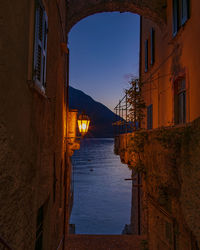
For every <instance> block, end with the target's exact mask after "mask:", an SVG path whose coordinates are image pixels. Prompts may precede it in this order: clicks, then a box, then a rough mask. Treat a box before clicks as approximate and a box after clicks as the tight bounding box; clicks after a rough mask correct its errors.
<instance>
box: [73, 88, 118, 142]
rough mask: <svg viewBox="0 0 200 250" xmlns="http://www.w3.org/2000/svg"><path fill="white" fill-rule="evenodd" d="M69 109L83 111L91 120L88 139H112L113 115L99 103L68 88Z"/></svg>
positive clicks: (76, 90)
mask: <svg viewBox="0 0 200 250" xmlns="http://www.w3.org/2000/svg"><path fill="white" fill-rule="evenodd" d="M69 107H70V109H78V110H79V111H80V112H81V111H84V112H85V113H86V114H87V115H88V116H89V117H90V120H91V124H90V128H89V133H88V137H101V138H103V137H104V138H107V137H113V136H114V132H113V127H112V123H113V121H114V120H115V114H114V113H113V112H112V111H111V110H110V109H108V108H107V107H106V106H105V105H103V104H102V103H100V102H96V101H95V100H93V99H92V98H91V97H90V96H89V95H86V94H85V93H84V92H82V91H80V90H78V89H75V88H73V87H69Z"/></svg>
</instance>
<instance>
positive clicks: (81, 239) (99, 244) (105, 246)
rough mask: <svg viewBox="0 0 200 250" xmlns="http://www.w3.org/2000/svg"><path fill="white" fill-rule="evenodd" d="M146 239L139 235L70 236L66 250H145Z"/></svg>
mask: <svg viewBox="0 0 200 250" xmlns="http://www.w3.org/2000/svg"><path fill="white" fill-rule="evenodd" d="M144 239H145V238H144V237H143V236H137V235H78V234H72V235H69V236H68V238H67V242H66V250H118V249H121V250H143V249H145V248H144V246H143V245H144Z"/></svg>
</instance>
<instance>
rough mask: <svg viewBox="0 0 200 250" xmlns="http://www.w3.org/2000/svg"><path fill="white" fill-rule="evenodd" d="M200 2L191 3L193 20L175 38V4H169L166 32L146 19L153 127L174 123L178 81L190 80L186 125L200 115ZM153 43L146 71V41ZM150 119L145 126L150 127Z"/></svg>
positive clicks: (147, 85) (147, 75)
mask: <svg viewBox="0 0 200 250" xmlns="http://www.w3.org/2000/svg"><path fill="white" fill-rule="evenodd" d="M199 12H200V6H199V1H198V0H194V1H190V18H189V19H188V20H187V22H186V23H185V24H184V26H182V27H181V28H180V29H179V31H178V32H177V34H176V36H175V37H173V29H172V28H173V23H172V22H173V12H172V1H171V0H168V1H167V8H166V18H167V24H166V26H165V29H160V27H158V25H157V24H156V23H155V22H152V20H149V19H147V18H146V17H142V36H141V59H140V60H141V76H140V77H141V80H142V81H143V82H144V87H143V95H144V99H145V102H146V105H147V106H148V105H150V104H153V128H157V127H161V126H169V125H172V124H174V120H175V119H174V82H175V80H177V79H178V78H180V77H185V79H186V112H187V114H186V122H191V121H193V120H195V119H197V118H198V117H199V116H200V109H199V106H198V100H199V98H200V90H199V87H198V81H199V80H198V79H199V70H198V69H197V68H198V64H199V59H200V50H199V49H198V44H199V42H200V36H199V33H198V32H197V29H198V16H199ZM151 28H154V30H155V63H154V64H153V65H151V64H150V59H151V54H150V49H151V47H150V32H151ZM147 39H148V41H149V54H148V55H149V65H148V66H149V67H148V71H147V72H145V40H147ZM146 126H147V124H146V120H144V123H143V127H145V128H146Z"/></svg>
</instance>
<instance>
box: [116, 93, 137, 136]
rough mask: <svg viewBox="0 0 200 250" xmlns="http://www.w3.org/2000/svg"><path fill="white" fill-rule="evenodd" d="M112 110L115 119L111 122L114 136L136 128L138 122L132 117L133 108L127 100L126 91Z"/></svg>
mask: <svg viewBox="0 0 200 250" xmlns="http://www.w3.org/2000/svg"><path fill="white" fill-rule="evenodd" d="M114 110H115V121H114V122H113V126H114V133H115V136H118V135H120V134H126V133H131V132H133V131H135V130H136V129H137V128H138V122H137V121H136V120H134V118H133V117H134V116H133V112H134V111H133V108H132V106H131V105H130V103H129V102H128V94H127V91H126V94H125V96H124V97H123V98H122V99H121V100H120V101H119V103H118V104H117V106H116V107H115V108H114Z"/></svg>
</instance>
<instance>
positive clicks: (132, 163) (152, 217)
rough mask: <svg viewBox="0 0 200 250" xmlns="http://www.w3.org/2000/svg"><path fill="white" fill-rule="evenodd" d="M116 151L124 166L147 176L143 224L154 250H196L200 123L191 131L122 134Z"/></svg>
mask: <svg viewBox="0 0 200 250" xmlns="http://www.w3.org/2000/svg"><path fill="white" fill-rule="evenodd" d="M140 133H142V135H139V136H138V134H140ZM135 142H136V144H137V147H136V144H135ZM138 145H140V146H139V147H138ZM115 147H116V150H115V152H116V153H118V154H119V155H120V157H121V160H122V162H124V163H126V164H128V165H129V167H131V168H132V169H133V171H135V172H136V173H140V174H141V175H142V188H141V189H142V193H143V195H142V202H141V207H142V209H141V222H142V224H143V225H142V226H143V228H144V230H143V233H145V228H146V233H147V234H148V239H149V246H150V249H153V250H155V249H181V250H182V249H183V250H184V249H185V250H189V249H197V248H196V244H197V242H198V244H200V229H199V220H200V218H199V216H200V211H199V208H200V195H199V187H200V181H199V180H200V163H199V155H200V119H198V120H196V121H194V122H193V123H192V124H191V125H188V126H186V127H179V128H177V127H174V128H172V127H171V128H166V129H156V130H152V131H148V132H147V131H142V132H136V133H135V134H126V135H120V136H119V137H118V138H116V144H115ZM135 205H136V206H137V204H135Z"/></svg>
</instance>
